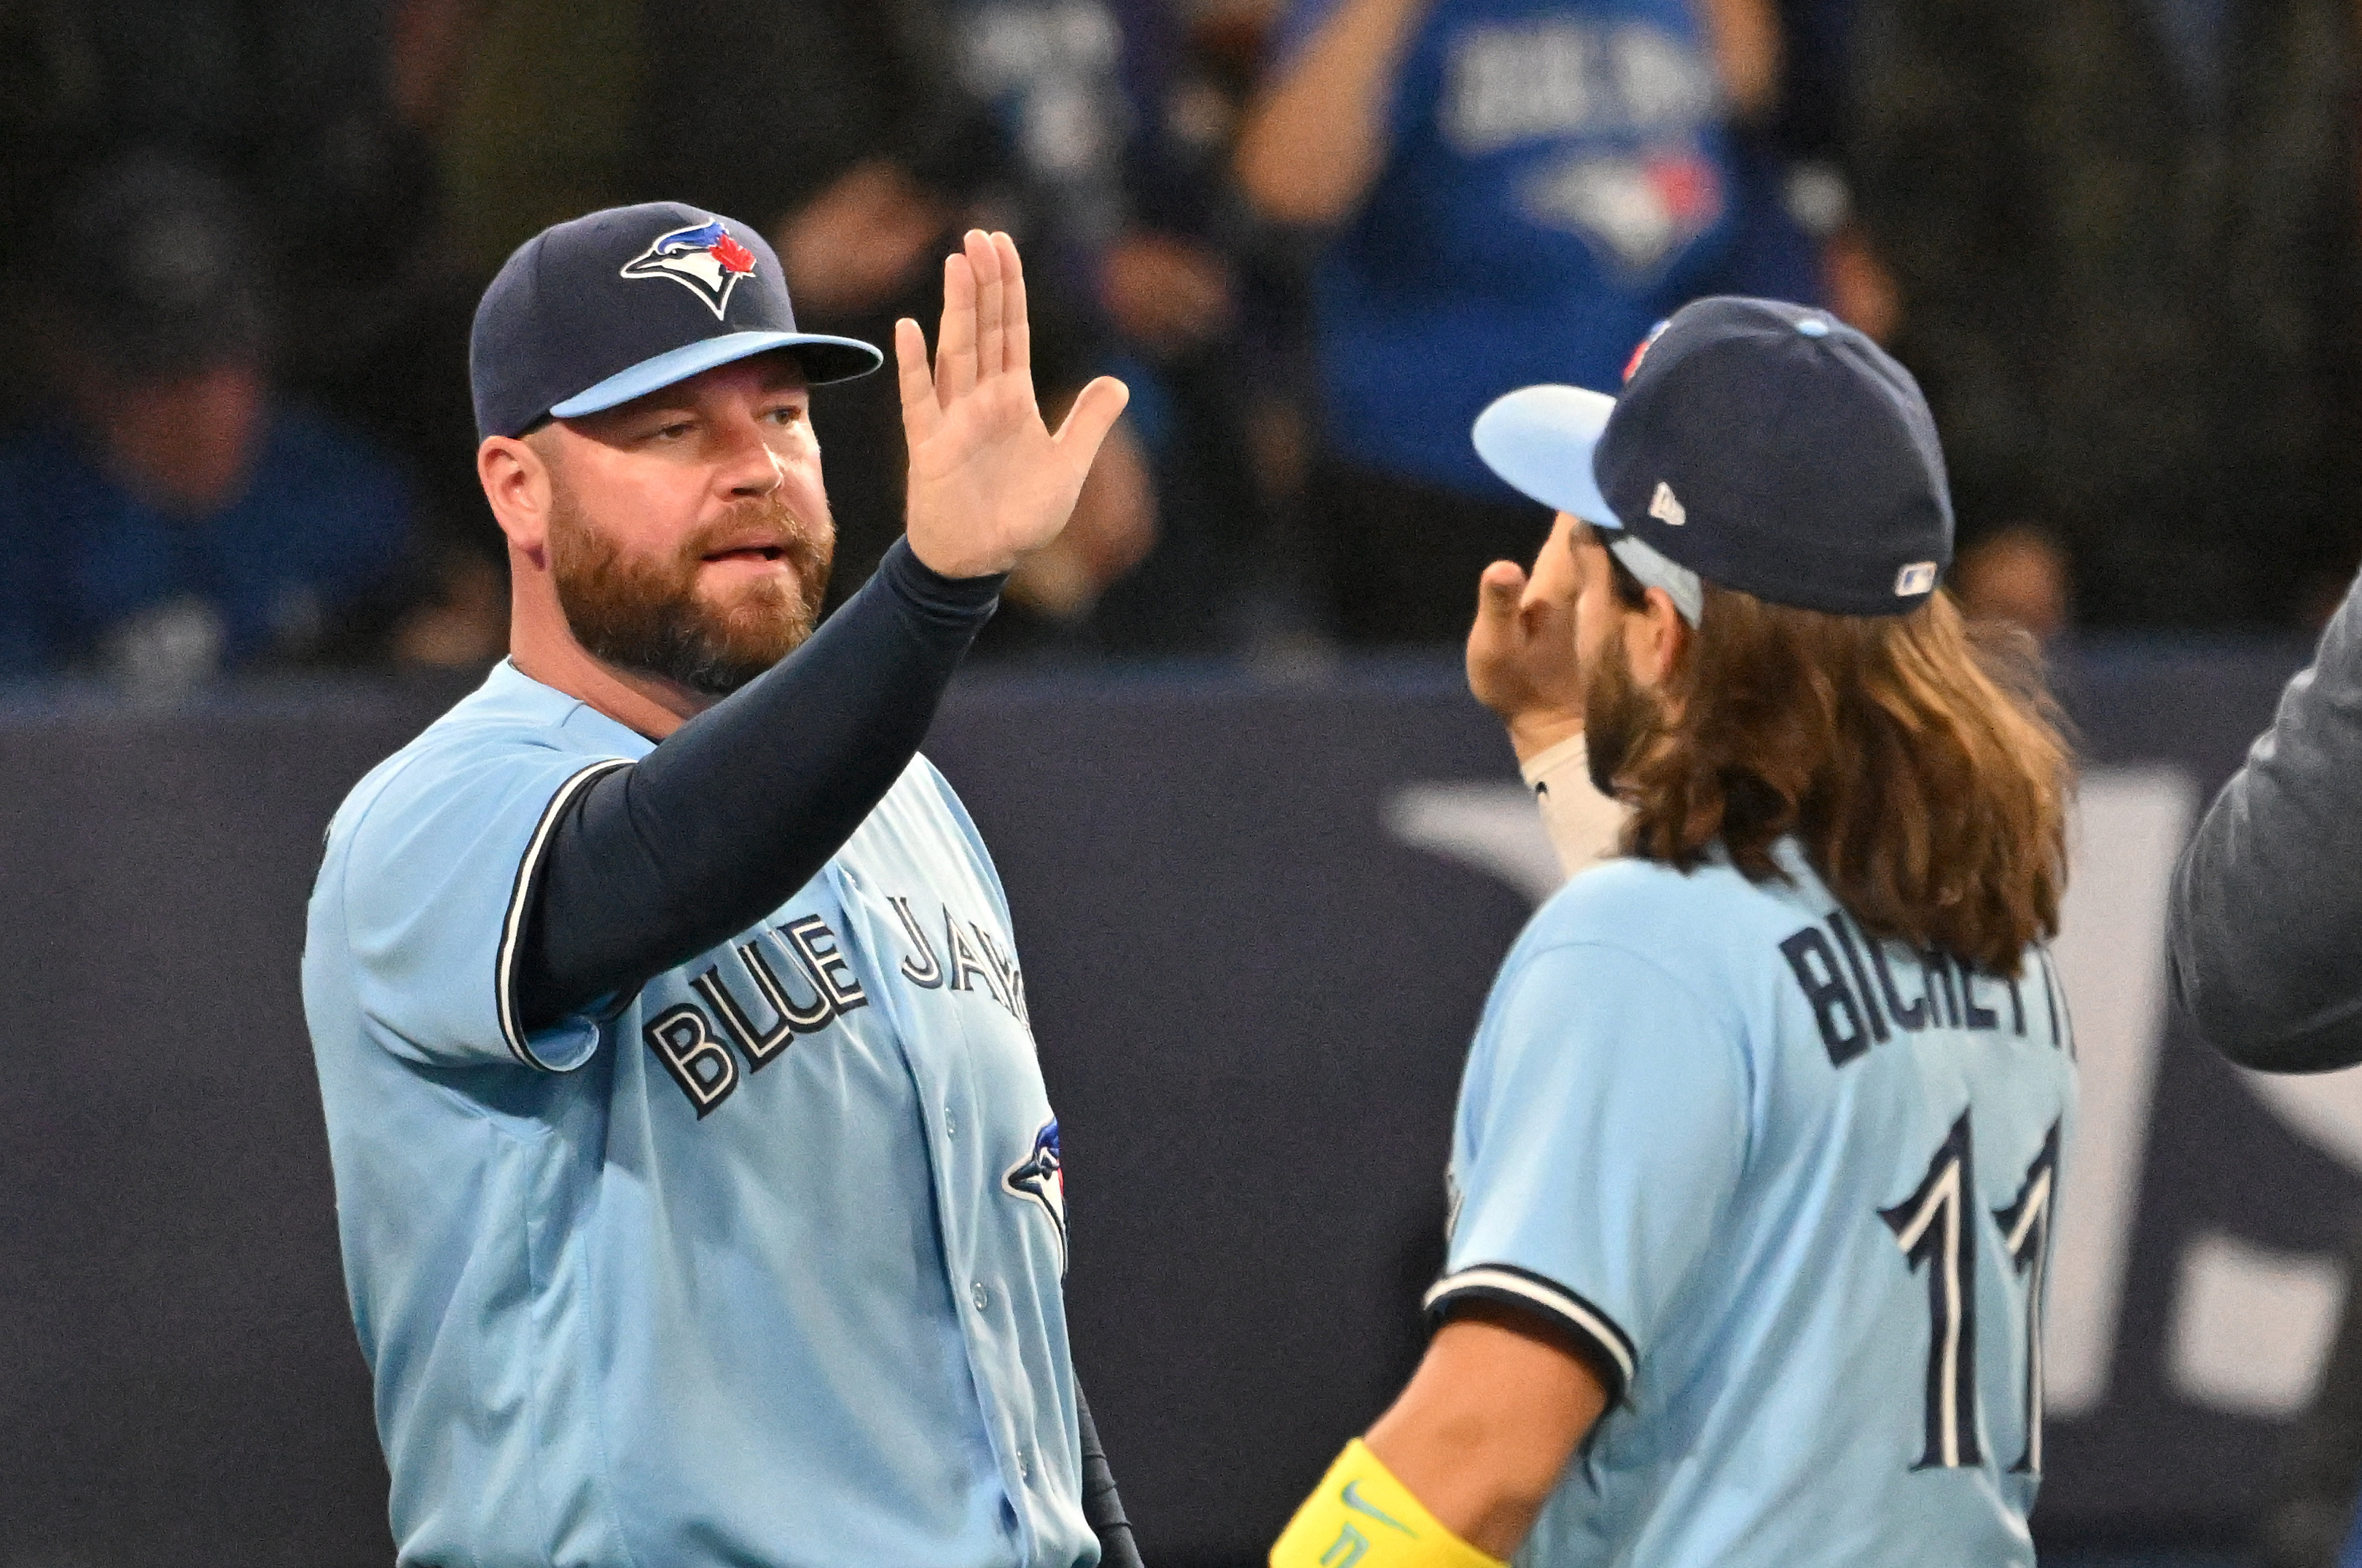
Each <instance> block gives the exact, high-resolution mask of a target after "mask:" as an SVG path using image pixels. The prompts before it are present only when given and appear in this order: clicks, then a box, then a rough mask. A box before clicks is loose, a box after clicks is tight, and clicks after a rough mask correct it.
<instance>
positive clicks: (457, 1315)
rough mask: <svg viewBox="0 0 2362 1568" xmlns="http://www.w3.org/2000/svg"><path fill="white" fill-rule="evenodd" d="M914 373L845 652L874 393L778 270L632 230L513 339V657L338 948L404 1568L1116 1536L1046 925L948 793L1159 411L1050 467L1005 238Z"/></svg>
mask: <svg viewBox="0 0 2362 1568" xmlns="http://www.w3.org/2000/svg"><path fill="white" fill-rule="evenodd" d="M895 350H896V357H897V359H898V361H899V364H900V390H901V408H902V422H903V428H904V432H905V435H906V436H907V438H908V441H909V446H910V480H909V490H908V502H909V503H908V531H907V533H906V535H905V536H904V537H903V539H901V540H900V541H898V542H897V544H896V545H895V547H893V548H892V549H891V550H889V552H888V553H887V557H886V560H885V562H884V564H883V565H882V566H881V567H880V568H879V569H878V571H877V575H876V576H875V577H874V578H872V579H871V580H870V581H869V582H867V583H866V584H865V585H864V586H863V587H862V589H861V590H860V591H858V592H856V593H855V594H854V595H853V597H852V599H851V600H849V601H848V602H846V603H845V604H844V607H843V608H842V609H840V610H839V611H838V613H836V614H835V615H833V617H831V618H830V619H829V621H828V623H827V624H825V625H821V626H819V627H817V629H815V625H814V620H815V615H816V612H817V611H818V608H819V606H820V603H821V595H822V589H823V587H824V585H825V583H826V580H827V575H828V569H829V565H830V560H831V555H832V549H833V529H832V528H831V526H830V523H829V513H828V499H827V495H826V492H825V491H824V489H823V487H822V481H821V466H820V448H819V446H818V444H817V442H816V441H815V440H814V439H813V436H812V434H811V419H810V411H811V398H812V395H813V393H812V392H811V388H813V387H814V386H817V385H822V384H824V383H827V382H831V381H844V380H847V379H850V378H852V377H855V376H858V375H861V374H864V373H866V372H867V371H869V370H873V369H875V368H876V367H877V364H878V363H879V359H880V356H879V354H878V352H877V350H876V349H875V348H871V347H870V346H868V345H867V344H865V343H859V342H855V341H851V340H848V339H844V338H839V337H827V336H825V335H821V334H813V333H806V332H801V331H800V330H798V328H797V326H796V322H795V318H794V314H793V311H792V309H791V307H790V305H789V300H788V294H787V289H786V286H785V284H784V283H783V282H781V280H780V276H779V268H778V258H777V257H776V256H775V255H773V253H772V252H771V249H770V247H769V246H768V245H767V244H766V243H765V241H764V239H763V237H762V236H761V235H760V234H758V233H756V231H755V230H753V229H751V228H749V227H747V226H745V225H744V224H741V223H738V222H735V221H734V220H732V219H728V218H723V217H717V216H715V215H712V214H709V213H705V212H702V211H701V210H699V209H696V208H690V207H685V206H680V205H678V204H672V203H650V204H645V205H641V206H635V207H623V208H615V209H611V210H609V211H605V212H600V213H593V214H590V215H588V216H585V217H581V218H578V219H575V220H574V221H572V222H570V223H566V224H560V225H557V226H554V227H552V228H550V229H547V230H545V231H544V232H543V233H542V234H541V235H539V236H537V237H535V238H534V239H533V240H531V241H529V242H527V243H526V244H525V245H524V247H522V248H520V249H519V250H518V251H517V253H516V254H515V255H514V256H513V257H512V258H511V259H510V260H509V262H508V264H507V265H506V266H505V267H504V268H503V269H502V271H501V274H500V276H499V277H498V278H497V279H496V280H495V281H494V282H493V283H492V285H491V288H490V289H489V290H488V291H487V292H486V293H485V296H484V300H483V303H482V304H481V306H480V308H479V311H478V313H477V318H476V327H475V336H474V339H473V344H472V348H471V364H470V371H471V379H472V381H473V385H474V392H475V401H476V414H477V420H478V424H479V426H480V430H481V433H482V436H483V439H482V441H481V443H480V446H479V447H478V448H477V471H478V475H479V477H480V480H481V481H482V484H483V488H484V493H485V496H486V498H487V500H488V501H489V502H490V503H491V509H492V513H493V515H494V516H495V517H496V518H497V519H498V520H499V522H500V525H501V527H502V531H503V533H504V534H505V535H506V536H507V539H508V545H509V564H510V569H511V575H512V578H513V614H512V630H511V657H510V658H509V659H507V660H505V661H504V662H503V663H502V665H501V666H500V667H499V668H496V669H495V670H494V671H493V672H492V674H491V677H490V678H489V679H487V680H486V681H485V682H484V684H483V685H482V687H481V688H480V689H479V690H477V691H475V692H473V693H471V694H470V695H469V696H468V697H467V698H465V699H463V700H462V701H460V702H459V703H458V705H457V706H455V707H454V708H453V709H452V710H451V711H450V712H447V713H446V714H445V715H444V716H443V717H442V718H441V719H439V720H437V721H436V723H434V724H432V725H430V726H429V727H428V728H427V729H426V731H425V733H424V734H421V735H419V736H418V737H417V738H416V739H415V740H414V741H412V742H411V743H410V744H409V745H406V746H404V747H403V749H402V750H401V751H400V752H398V753H396V754H395V755H394V756H392V757H390V758H388V759H387V760H386V761H385V762H384V763H382V764H381V765H380V766H379V767H376V768H375V769H373V770H372V771H371V772H370V775H369V777H368V778H364V779H363V780H362V781H361V782H360V783H359V785H357V786H356V787H355V788H354V790H353V792H352V793H351V795H350V796H348V798H347V800H346V801H345V803H344V805H343V807H342V808H341V809H340V810H339V811H338V812H337V816H336V820H335V821H334V823H331V824H330V827H329V831H328V845H327V853H326V857H325V859H324V861H323V863H322V866H321V869H320V877H319V882H318V885H317V887H316V889H315V892H314V895H313V900H312V906H311V923H310V932H309V937H308V940H307V942H306V944H305V949H304V1010H305V1014H306V1017H307V1020H308V1021H309V1023H310V1027H311V1032H312V1043H313V1051H314V1055H315V1060H316V1062H317V1064H318V1067H319V1073H320V1088H321V1099H322V1100H323V1102H324V1104H325V1106H326V1115H327V1123H328V1143H329V1152H330V1154H331V1156H332V1158H333V1160H334V1163H335V1167H336V1176H337V1219H338V1229H339V1234H340V1238H341V1240H342V1242H343V1247H344V1256H345V1273H346V1280H347V1284H348V1288H349V1290H350V1293H351V1297H352V1303H353V1317H354V1322H355V1325H356V1327H357V1328H358V1329H359V1334H360V1340H361V1347H362V1350H363V1353H365V1354H366V1355H367V1357H368V1359H369V1364H370V1372H371V1374H372V1375H373V1377H374V1380H375V1393H376V1400H377V1419H378V1430H379V1435H380V1439H381V1441H382V1443H383V1445H384V1448H385V1456H386V1466H387V1469H388V1471H389V1472H390V1473H391V1477H392V1509H391V1513H392V1525H393V1531H394V1535H395V1538H396V1546H397V1554H398V1555H397V1560H398V1562H401V1563H402V1564H403V1565H405V1568H408V1565H412V1564H415V1565H418V1568H428V1565H447V1564H453V1563H459V1562H467V1563H471V1564H477V1565H479V1568H524V1565H526V1564H532V1565H535V1568H556V1565H564V1568H630V1565H633V1564H647V1565H651V1568H653V1565H655V1564H663V1565H665V1568H746V1565H750V1564H764V1565H767V1568H833V1565H835V1564H841V1563H852V1562H870V1563H963V1564H968V1565H971V1568H1090V1565H1091V1564H1092V1563H1094V1562H1098V1561H1099V1558H1100V1551H1101V1541H1100V1540H1098V1539H1094V1537H1095V1535H1096V1534H1097V1531H1096V1529H1095V1528H1094V1526H1095V1524H1100V1523H1104V1524H1105V1525H1106V1526H1107V1527H1108V1528H1109V1542H1110V1545H1111V1546H1116V1545H1120V1544H1123V1543H1124V1540H1123V1537H1122V1534H1121V1531H1120V1527H1119V1526H1118V1525H1117V1524H1116V1521H1114V1520H1113V1519H1112V1518H1106V1519H1104V1520H1102V1519H1100V1518H1095V1517H1094V1514H1093V1512H1092V1511H1091V1509H1090V1507H1089V1503H1090V1498H1089V1496H1088V1495H1087V1481H1088V1480H1089V1479H1090V1471H1091V1466H1090V1464H1089V1463H1088V1456H1089V1453H1090V1451H1091V1449H1092V1447H1093V1444H1092V1443H1091V1441H1090V1438H1089V1420H1088V1416H1087V1412H1086V1410H1085V1408H1083V1406H1082V1404H1081V1401H1080V1397H1079V1396H1078V1394H1077V1392H1076V1387H1075V1384H1074V1377H1073V1368H1072V1364H1071V1362H1070V1359H1069V1356H1068V1353H1067V1348H1066V1335H1065V1304H1064V1297H1063V1292H1062V1287H1061V1281H1062V1278H1063V1275H1064V1273H1065V1260H1066V1228H1065V1199H1064V1186H1063V1176H1062V1175H1061V1168H1060V1165H1059V1142H1058V1123H1057V1119H1056V1117H1055V1115H1054V1113H1053V1112H1052V1110H1051V1107H1050V1101H1049V1098H1048V1093H1047V1090H1046V1088H1045V1086H1044V1085H1043V1080H1042V1072H1041V1066H1040V1063H1039V1061H1038V1059H1037V1056H1036V1053H1035V1049H1034V1045H1033V1039H1032V1031H1031V1028H1030V1026H1029V1014H1028V1011H1027V1008H1026V1003H1025V987H1024V977H1023V972H1022V966H1021V964H1020V962H1019V959H1018V950H1017V944H1016V943H1015V941H1014V939H1013V936H1012V933H1011V931H1010V918H1009V909H1008V904H1007V900H1006V899H1005V898H1004V897H1003V895H1002V892H1001V888H1000V882H999V876H998V874H997V873H996V872H995V871H994V869H993V866H992V861H991V858H990V856H988V854H987V853H986V852H985V849H984V845H983V842H982V840H981V839H980V837H979V836H978V835H977V831H976V828H975V824H974V823H971V822H970V821H969V820H968V818H967V815H966V812H965V811H964V810H962V808H961V807H960V804H959V802H958V801H957V799H956V798H955V796H954V795H953V793H952V791H951V789H950V786H949V785H948V784H946V783H945V782H944V779H943V778H942V777H941V776H940V775H938V774H936V773H935V771H934V770H933V768H932V767H929V766H928V764H927V763H926V761H925V759H924V758H922V757H921V756H918V755H917V751H918V745H919V742H920V739H921V737H922V736H923V735H924V734H925V733H926V730H927V725H928V722H929V720H930V718H931V717H932V715H933V712H934V709H935V705H936V702H937V701H938V699H939V698H940V697H941V695H942V693H943V690H944V684H945V683H946V682H947V681H948V680H949V679H950V678H951V674H952V672H953V670H954V669H955V668H957V666H958V664H959V660H960V657H961V656H962V655H963V654H964V653H965V652H966V648H967V646H968V644H969V641H970V640H971V639H972V638H973V637H974V635H976V631H977V627H978V626H980V625H981V624H983V623H984V621H985V619H986V618H987V617H988V616H989V615H990V614H991V613H992V609H993V605H994V602H995V600H996V597H997V595H998V593H999V588H1000V584H1001V582H1002V580H1003V579H1004V577H1005V574H1006V573H1007V572H1008V571H1009V569H1010V567H1011V566H1012V565H1014V564H1015V563H1016V562H1017V561H1018V560H1019V559H1020V558H1022V557H1023V556H1025V555H1026V554H1027V553H1028V552H1030V551H1032V550H1035V549H1039V548H1041V547H1043V546H1044V545H1046V544H1048V543H1049V542H1050V541H1051V540H1053V539H1054V538H1055V537H1056V536H1057V535H1058V532H1059V530H1060V529H1061V528H1062V527H1063V526H1064V525H1065V521H1066V518H1067V515H1068V513H1070V512H1071V510H1072V509H1073V506H1074V503H1075V497H1076V491H1077V490H1078V489H1079V488H1080V486H1081V484H1082V482H1083V479H1084V476H1085V474H1086V473H1087V471H1088V469H1089V468H1090V465H1091V459H1092V455H1093V454H1094V453H1095V452H1096V451H1097V450H1098V445H1099V442H1100V440H1101V438H1102V437H1103V436H1105V435H1106V434H1107V432H1108V430H1109V427H1110V426H1111V425H1113V423H1114V421H1115V418H1116V416H1117V414H1118V413H1119V411H1120V409H1121V408H1122V406H1123V403H1124V392H1123V388H1122V386H1121V385H1120V383H1118V382H1114V381H1098V382H1095V383H1093V384H1092V385H1091V386H1089V387H1087V388H1086V389H1085V390H1084V391H1083V392H1082V393H1081V394H1080V395H1079V396H1078V398H1077V399H1076V403H1075V405H1074V409H1073V411H1072V412H1071V413H1070V414H1069V415H1068V416H1067V418H1066V420H1065V424H1064V425H1063V426H1062V427H1061V428H1060V429H1059V430H1058V431H1057V432H1055V433H1053V432H1052V431H1051V430H1050V429H1049V428H1048V427H1047V426H1046V425H1044V424H1043V420H1042V417H1041V414H1040V413H1039V412H1038V410H1037V408H1036V406H1035V403H1034V397H1033V386H1032V371H1031V358H1030V336H1029V332H1028V327H1027V313H1026V305H1025V291H1024V284H1023V278H1022V274H1021V271H1020V269H1019V266H1018V259H1017V253H1016V250H1015V248H1013V247H1012V246H1011V245H1010V241H1009V238H1008V237H1007V236H1006V235H998V236H987V235H985V234H983V233H980V232H971V233H970V234H969V235H968V236H967V237H966V242H965V245H964V247H963V248H962V250H961V251H960V253H958V254H956V255H955V256H952V257H950V258H948V259H947V260H946V264H945V268H944V317H943V326H942V330H941V334H940V337H938V339H937V342H936V346H935V353H934V355H933V363H932V364H930V362H929V356H928V354H927V348H926V343H925V339H924V338H923V337H922V335H921V333H920V329H919V326H918V324H917V323H916V322H913V321H908V320H905V321H902V322H900V323H898V324H897V326H896V333H895ZM1102 1495H1103V1494H1102Z"/></svg>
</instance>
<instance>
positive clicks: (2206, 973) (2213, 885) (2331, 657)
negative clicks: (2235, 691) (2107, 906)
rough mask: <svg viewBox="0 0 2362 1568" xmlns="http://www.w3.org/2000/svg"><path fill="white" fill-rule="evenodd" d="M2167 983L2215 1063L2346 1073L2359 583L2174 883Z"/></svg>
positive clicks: (2361, 835)
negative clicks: (2222, 1059)
mask: <svg viewBox="0 0 2362 1568" xmlns="http://www.w3.org/2000/svg"><path fill="white" fill-rule="evenodd" d="M2170 943H2171V947H2172V956H2173V984H2174V991H2175V993H2176V995H2178V996H2179V997H2180V1000H2181V1005H2182V1006H2183V1007H2185V1008H2187V1009H2188V1010H2189V1011H2190V1015H2191V1018H2192V1019H2193V1020H2195V1021H2196V1022H2197V1024H2198V1031H2199V1032H2200V1033H2201V1034H2202V1035H2204V1036H2205V1037H2206V1039H2207V1040H2208V1041H2210V1042H2211V1043H2213V1045H2214V1046H2215V1047H2216V1048H2217V1049H2218V1050H2220V1051H2222V1052H2223V1054H2224V1055H2227V1056H2229V1057H2230V1058H2231V1059H2232V1060H2233V1061H2235V1062H2239V1063H2243V1064H2244V1065H2246V1066H2250V1067H2260V1068H2263V1069H2265V1070H2266V1071H2268V1072H2282V1073H2305V1072H2320V1071H2324V1070H2326V1069H2328V1068H2331V1067H2345V1066H2353V1065H2354V1064H2356V1063H2357V1062H2362V581H2357V582H2356V585H2355V587H2354V588H2352V589H2349V590H2348V591H2347V592H2346V596H2345V603H2344V604H2342V605H2340V606H2339V607H2338V611H2337V613H2336V615H2335V616H2334V618H2333V619H2332V620H2331V621H2330V623H2329V626H2328V629H2327V630H2326V631H2324V632H2323V634H2322V638H2321V646H2320V647H2319V648H2318V649H2317V650H2316V651H2315V652H2314V655H2313V661H2312V667H2311V668H2307V669H2306V670H2304V671H2303V672H2302V673H2301V674H2300V675H2298V676H2297V678H2296V679H2293V680H2291V681H2290V682H2289V685H2288V690H2286V691H2284V692H2282V693H2281V694H2280V704H2279V713H2278V714H2277V715H2276V716H2275V717H2274V718H2273V721H2272V727H2271V728H2270V729H2268V730H2267V731H2266V732H2264V734H2262V736H2260V737H2259V738H2258V739H2257V742H2256V744H2255V745H2254V746H2253V747H2252V748H2251V749H2250V750H2249V751H2248V753H2247V760H2246V766H2244V767H2241V768H2240V769H2239V771H2238V772H2237V773H2235V774H2234V775H2233V776H2232V778H2231V781H2230V782H2229V783H2228V784H2226V785H2224V787H2223V793H2222V794H2221V795H2219V796H2217V797H2216V798H2215V801H2214V804H2213V806H2212V807H2210V808H2209V809H2208V811H2207V812H2206V816H2205V820H2204V821H2202V822H2201V823H2199V825H2198V832H2197V834H2196V835H2195V836H2194V837H2193V838H2192V839H2191V842H2190V845H2189V847H2188V848H2186V849H2185V850H2183V851H2182V855H2181V863H2180V866H2178V867H2176V868H2175V870H2174V878H2173V911H2172V922H2171V927H2170Z"/></svg>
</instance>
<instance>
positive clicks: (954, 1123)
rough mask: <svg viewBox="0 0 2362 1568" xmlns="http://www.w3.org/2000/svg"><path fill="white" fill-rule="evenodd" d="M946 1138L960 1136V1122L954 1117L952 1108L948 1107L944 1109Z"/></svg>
mask: <svg viewBox="0 0 2362 1568" xmlns="http://www.w3.org/2000/svg"><path fill="white" fill-rule="evenodd" d="M958 1136H959V1121H958V1120H957V1119H956V1118H955V1117H954V1116H953V1115H952V1108H951V1107H950V1106H948V1105H947V1106H945V1107H944V1137H946V1138H956V1137H958Z"/></svg>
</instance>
